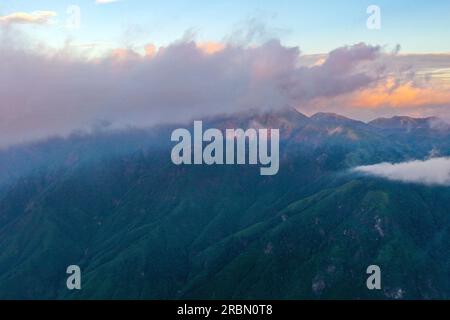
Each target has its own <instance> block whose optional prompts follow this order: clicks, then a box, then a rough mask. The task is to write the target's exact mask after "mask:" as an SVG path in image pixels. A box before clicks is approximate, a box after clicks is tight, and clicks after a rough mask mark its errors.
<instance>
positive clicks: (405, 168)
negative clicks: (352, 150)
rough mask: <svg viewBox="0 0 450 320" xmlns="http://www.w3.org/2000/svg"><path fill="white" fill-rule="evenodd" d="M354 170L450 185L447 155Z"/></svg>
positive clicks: (426, 183) (449, 165) (430, 183)
mask: <svg viewBox="0 0 450 320" xmlns="http://www.w3.org/2000/svg"><path fill="white" fill-rule="evenodd" d="M353 171H354V172H358V173H364V174H368V175H371V176H376V177H381V178H385V179H388V180H393V181H402V182H409V183H418V184H425V185H442V186H450V158H447V157H442V158H433V159H429V160H424V161H421V160H414V161H408V162H401V163H396V164H393V163H379V164H375V165H370V166H360V167H356V168H354V169H353Z"/></svg>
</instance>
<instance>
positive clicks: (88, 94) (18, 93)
mask: <svg viewBox="0 0 450 320" xmlns="http://www.w3.org/2000/svg"><path fill="white" fill-rule="evenodd" d="M149 47H150V46H149ZM210 47H211V46H210V45H205V44H199V43H196V42H194V41H181V42H176V43H174V44H172V45H170V46H167V47H163V48H159V49H156V48H154V47H152V48H153V50H147V51H146V54H145V55H140V54H137V53H136V52H134V51H132V50H127V49H118V50H114V51H112V52H111V53H110V54H109V55H107V56H104V57H102V58H95V59H87V58H85V57H82V56H81V55H79V56H77V55H75V54H73V53H68V52H69V51H68V50H64V49H63V50H61V51H57V52H55V51H50V50H45V49H42V48H29V49H26V48H23V47H21V46H20V45H17V44H15V43H14V41H3V42H2V44H1V45H0V60H1V61H6V63H2V64H1V65H0V83H2V85H1V86H0V96H1V97H2V101H1V104H0V113H1V118H0V131H1V132H0V137H1V138H0V146H7V145H11V144H14V143H18V142H23V141H29V140H33V139H39V138H45V137H47V136H49V135H65V134H68V133H70V132H72V131H73V130H78V129H86V128H89V127H90V126H92V125H93V124H95V123H97V122H99V121H101V122H103V123H105V122H107V123H110V124H111V126H112V127H122V126H128V125H133V126H146V125H152V124H155V123H163V122H172V121H182V120H187V119H190V118H192V117H201V116H206V115H213V114H218V113H231V112H236V111H242V110H247V109H263V110H271V109H278V108H283V107H286V106H291V107H296V106H299V105H301V104H302V103H303V102H306V101H309V100H311V99H314V98H317V97H333V96H337V95H340V94H345V93H349V92H352V91H354V90H357V89H361V88H364V87H367V86H368V85H370V84H371V83H373V82H374V81H375V80H376V79H377V76H376V75H373V74H372V75H371V74H369V73H368V72H364V71H361V70H360V68H359V66H360V65H361V64H363V63H366V62H370V61H374V60H376V59H377V57H378V56H379V55H380V48H379V47H374V46H369V45H365V44H357V45H354V46H348V47H342V48H339V49H336V50H334V51H332V52H331V53H330V54H329V55H328V57H327V59H326V60H325V61H324V62H323V63H321V64H320V65H314V66H304V65H302V64H301V59H302V56H301V55H300V52H299V49H298V48H288V47H284V46H282V45H281V44H280V43H279V42H278V41H276V40H273V41H269V42H267V43H265V44H262V45H260V46H256V47H251V46H237V45H223V46H220V47H217V46H215V48H216V47H217V48H216V49H215V50H209V49H208V48H210ZM37 49H40V51H39V50H37Z"/></svg>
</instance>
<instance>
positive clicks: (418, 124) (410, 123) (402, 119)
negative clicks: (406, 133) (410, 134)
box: [368, 116, 442, 130]
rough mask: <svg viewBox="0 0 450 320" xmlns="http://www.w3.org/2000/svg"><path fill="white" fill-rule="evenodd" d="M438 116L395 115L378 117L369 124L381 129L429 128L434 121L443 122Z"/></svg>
mask: <svg viewBox="0 0 450 320" xmlns="http://www.w3.org/2000/svg"><path fill="white" fill-rule="evenodd" d="M441 121H442V120H441V119H439V118H437V117H427V118H413V117H408V116H395V117H391V118H378V119H375V120H373V121H370V122H369V123H368V124H369V125H371V126H373V127H377V128H381V129H406V130H411V129H429V128H431V127H433V124H434V123H437V122H441Z"/></svg>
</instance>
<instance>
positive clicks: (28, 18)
mask: <svg viewBox="0 0 450 320" xmlns="http://www.w3.org/2000/svg"><path fill="white" fill-rule="evenodd" d="M56 15H57V14H56V12H54V11H34V12H31V13H28V12H14V13H11V14H8V15H6V16H0V24H4V25H12V24H37V25H45V24H49V23H50V22H51V18H53V17H56Z"/></svg>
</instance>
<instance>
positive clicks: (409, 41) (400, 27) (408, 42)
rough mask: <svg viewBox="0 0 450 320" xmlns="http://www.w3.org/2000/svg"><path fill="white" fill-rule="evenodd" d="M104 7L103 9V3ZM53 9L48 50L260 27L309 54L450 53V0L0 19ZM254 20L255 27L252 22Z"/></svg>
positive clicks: (195, 5)
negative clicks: (368, 46)
mask: <svg viewBox="0 0 450 320" xmlns="http://www.w3.org/2000/svg"><path fill="white" fill-rule="evenodd" d="M102 2H104V3H102ZM373 4H375V5H377V6H379V7H380V9H381V18H382V22H381V29H379V30H376V31H375V30H369V29H368V28H367V27H366V20H367V17H368V14H367V12H366V10H367V7H368V6H369V5H373ZM72 5H76V6H78V7H79V8H80V13H81V15H80V17H81V19H80V28H78V29H67V28H64V24H65V22H67V20H68V19H70V18H69V17H70V14H69V13H68V12H67V9H68V8H69V7H70V6H72ZM39 10H45V11H52V12H54V13H55V14H56V16H55V17H54V18H53V19H52V20H53V21H54V23H55V25H52V26H51V27H45V28H42V27H36V26H31V27H30V28H28V29H31V30H30V32H32V33H34V34H36V35H39V36H40V38H41V39H43V40H45V41H47V42H49V43H52V44H53V45H62V44H63V43H64V42H65V41H66V39H67V38H68V37H70V38H72V39H76V41H78V42H80V43H89V44H92V43H98V44H104V45H110V46H119V45H141V44H143V43H145V42H146V41H149V40H151V41H152V42H153V43H155V44H157V45H167V44H169V43H171V42H173V41H175V40H177V39H179V38H180V37H182V36H183V34H184V33H185V32H187V31H194V32H196V33H197V35H198V37H199V39H201V40H204V41H223V40H224V39H226V38H227V37H229V36H230V34H231V33H232V32H233V31H235V30H237V29H239V28H243V27H245V25H246V24H249V23H251V22H252V21H254V23H264V25H265V28H266V29H267V30H266V32H267V34H268V35H269V36H277V37H278V38H279V39H280V40H281V42H282V43H283V44H285V45H295V46H297V45H298V46H300V48H301V50H302V51H303V52H306V53H308V54H313V53H327V52H329V51H331V50H333V49H335V48H337V47H339V46H342V45H345V44H354V43H357V42H360V41H364V42H367V43H372V44H373V43H375V44H380V45H390V46H395V45H396V44H399V43H400V44H401V45H402V49H403V51H404V52H408V53H431V52H434V53H438V52H450V42H449V41H445V39H450V19H449V16H450V2H449V1H446V0H434V1H425V0H417V1H414V3H411V1H406V0H396V1H390V0H377V1H373V0H371V1H366V0H346V1H342V0H318V1H309V0H308V1H305V0H278V1H274V0H246V1H239V0H227V1H223V0H222V1H219V0H195V1H192V0H171V1H160V0H154V1H139V0H119V1H112V2H111V1H107V0H103V1H101V0H100V1H97V2H96V1H95V0H78V1H74V0H40V1H35V0H7V1H5V0H3V1H2V2H1V3H0V14H1V15H8V14H11V13H14V12H29V13H31V12H34V11H39ZM255 21H256V22H255Z"/></svg>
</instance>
